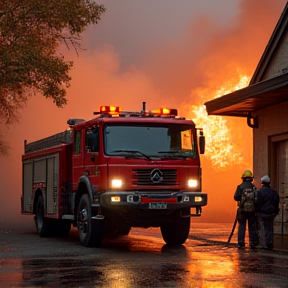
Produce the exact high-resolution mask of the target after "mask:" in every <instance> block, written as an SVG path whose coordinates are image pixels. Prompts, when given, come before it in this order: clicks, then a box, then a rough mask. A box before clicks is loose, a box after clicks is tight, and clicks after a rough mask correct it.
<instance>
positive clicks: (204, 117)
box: [190, 75, 250, 169]
mask: <svg viewBox="0 0 288 288" xmlns="http://www.w3.org/2000/svg"><path fill="white" fill-rule="evenodd" d="M249 80H250V79H249V77H247V76H245V75H244V76H239V79H237V80H235V81H229V82H227V83H225V84H224V85H223V86H222V87H221V88H220V89H218V90H216V91H211V89H209V88H208V89H198V90H197V91H196V93H197V94H198V96H199V97H200V98H201V101H202V103H204V102H206V101H209V100H211V99H212V98H218V97H220V96H222V95H225V94H228V93H231V92H233V91H235V90H238V89H241V88H243V87H246V86H247V85H248V83H249ZM190 111H191V113H192V115H190V116H191V118H192V119H193V120H194V121H195V123H196V124H197V127H202V128H203V130H204V132H205V136H206V150H205V156H206V157H209V158H210V159H211V162H212V165H213V167H215V168H216V167H217V169H219V168H220V169H221V168H222V169H225V168H226V167H228V166H230V165H235V164H236V165H237V164H239V163H243V155H242V149H243V147H242V145H241V142H240V141H239V140H241V139H235V137H236V136H235V134H236V133H233V132H234V131H233V123H232V122H233V121H232V120H231V121H228V120H227V118H226V117H222V116H209V117H208V114H207V112H206V108H205V105H192V107H190Z"/></svg>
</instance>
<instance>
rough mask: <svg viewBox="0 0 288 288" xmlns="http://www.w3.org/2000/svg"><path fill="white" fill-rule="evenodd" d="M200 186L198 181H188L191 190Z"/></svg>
mask: <svg viewBox="0 0 288 288" xmlns="http://www.w3.org/2000/svg"><path fill="white" fill-rule="evenodd" d="M197 186H198V181H197V180H195V179H189V180H188V187H189V188H195V187H197Z"/></svg>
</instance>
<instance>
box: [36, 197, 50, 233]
mask: <svg viewBox="0 0 288 288" xmlns="http://www.w3.org/2000/svg"><path fill="white" fill-rule="evenodd" d="M49 220H50V219H48V218H46V217H45V216H44V200H43V197H42V196H39V197H38V200H37V203H36V216H35V224H36V229H37V232H38V234H39V236H40V237H49V236H51V225H50V221H49Z"/></svg>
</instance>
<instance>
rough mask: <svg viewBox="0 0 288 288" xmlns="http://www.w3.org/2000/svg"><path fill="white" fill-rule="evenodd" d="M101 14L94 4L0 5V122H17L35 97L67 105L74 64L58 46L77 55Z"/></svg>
mask: <svg viewBox="0 0 288 288" xmlns="http://www.w3.org/2000/svg"><path fill="white" fill-rule="evenodd" d="M103 12H105V8H104V6H103V5H99V4H96V3H95V2H94V1H93V0H61V1H59V0H49V1H46V0H25V1H23V0H0V123H5V124H12V123H14V122H15V121H17V119H18V112H19V108H21V107H23V105H24V104H25V103H26V101H27V100H28V99H29V96H31V95H34V94H41V95H43V96H45V97H47V98H51V99H52V100H53V101H54V102H55V104H56V105H57V106H58V107H62V106H63V105H65V104H66V102H67V98H66V89H67V88H68V87H69V83H70V80H71V78H70V76H69V70H70V69H71V67H72V65H73V62H71V61H65V58H64V55H63V54H62V53H60V52H59V51H60V50H59V47H60V46H61V45H65V46H66V48H68V49H71V48H73V49H75V51H76V53H77V51H79V49H81V33H82V32H83V31H84V30H85V28H86V27H87V26H88V25H90V24H97V23H98V21H99V20H100V16H101V14H102V13H103ZM61 51H63V49H62V50H61ZM64 51H65V50H64ZM0 137H1V135H0ZM0 142H1V139H0ZM2 144H3V142H1V143H0V147H1V145H2ZM0 151H2V150H1V149H0ZM2 152H3V151H2ZM0 153H1V152H0Z"/></svg>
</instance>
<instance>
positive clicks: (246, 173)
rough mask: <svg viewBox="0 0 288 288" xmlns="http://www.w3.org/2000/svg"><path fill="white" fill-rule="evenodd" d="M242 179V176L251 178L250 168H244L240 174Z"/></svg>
mask: <svg viewBox="0 0 288 288" xmlns="http://www.w3.org/2000/svg"><path fill="white" fill-rule="evenodd" d="M241 178H242V179H244V178H253V173H252V172H251V171H250V170H248V169H247V170H245V171H244V172H243V174H242V177H241Z"/></svg>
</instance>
